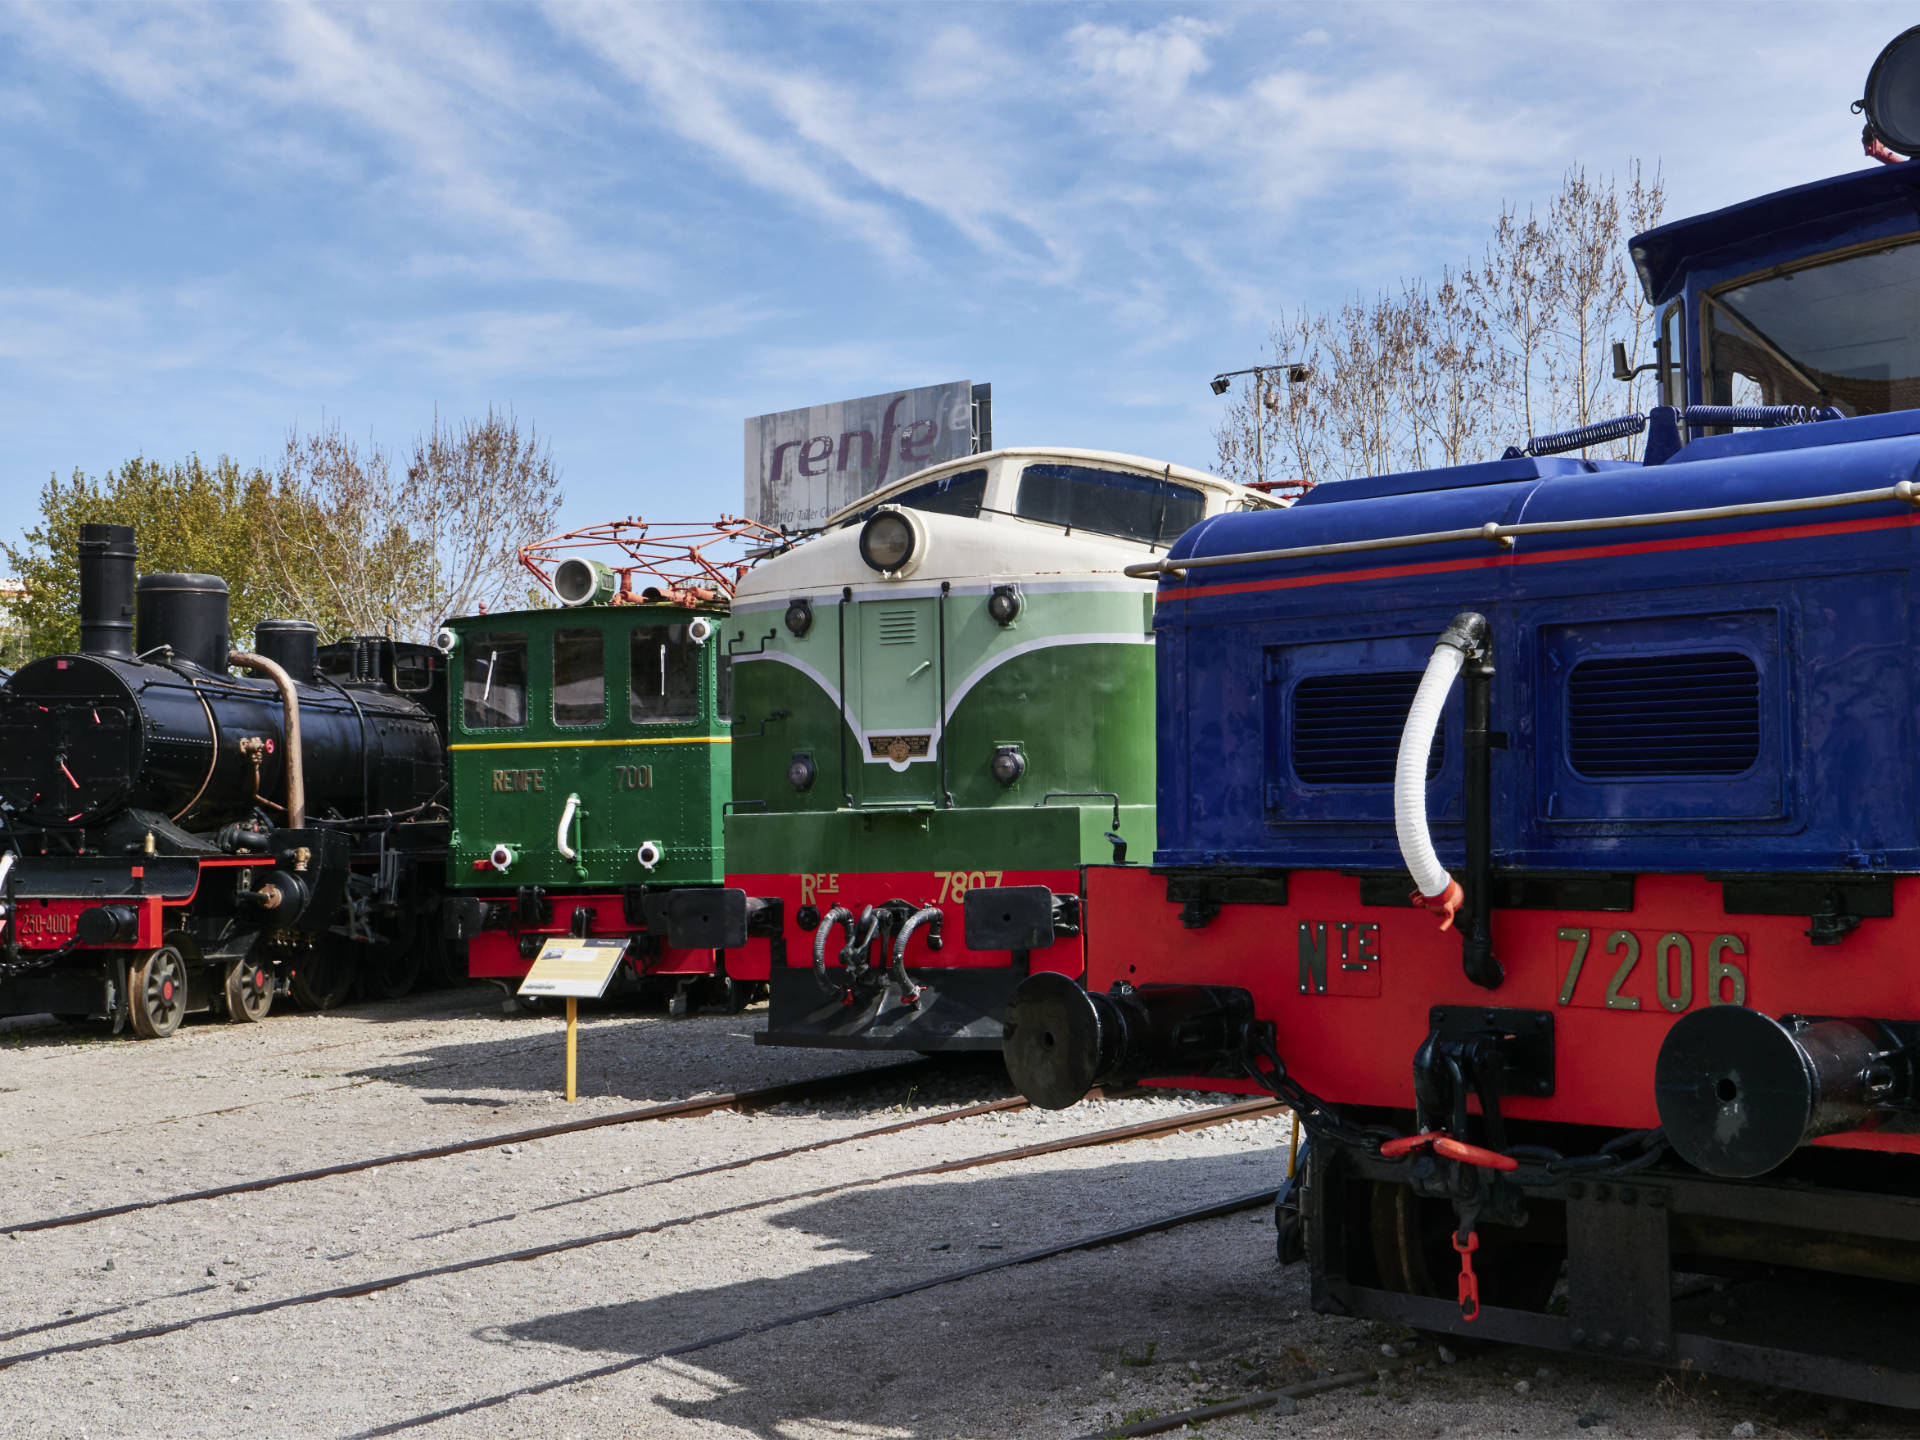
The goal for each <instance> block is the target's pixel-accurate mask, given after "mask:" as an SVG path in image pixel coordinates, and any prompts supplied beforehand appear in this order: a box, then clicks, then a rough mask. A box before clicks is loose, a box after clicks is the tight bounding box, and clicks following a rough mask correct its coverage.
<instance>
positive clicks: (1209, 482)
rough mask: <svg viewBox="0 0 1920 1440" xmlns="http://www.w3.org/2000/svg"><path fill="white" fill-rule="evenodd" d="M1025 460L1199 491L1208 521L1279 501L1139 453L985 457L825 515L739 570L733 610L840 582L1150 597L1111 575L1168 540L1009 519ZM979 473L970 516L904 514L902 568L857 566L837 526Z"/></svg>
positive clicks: (856, 548)
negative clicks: (911, 548) (1009, 584)
mask: <svg viewBox="0 0 1920 1440" xmlns="http://www.w3.org/2000/svg"><path fill="white" fill-rule="evenodd" d="M1034 461H1041V462H1052V463H1056V464H1061V463H1064V464H1071V465H1096V466H1100V467H1102V468H1105V469H1111V470H1124V471H1129V472H1131V473H1133V474H1137V475H1140V476H1142V477H1144V478H1150V479H1162V480H1175V481H1179V482H1180V483H1182V484H1186V485H1191V486H1193V487H1194V488H1195V489H1197V490H1200V491H1202V492H1204V494H1205V496H1206V514H1207V515H1209V516H1212V515H1218V514H1220V513H1222V512H1223V511H1226V510H1233V509H1256V510H1264V509H1270V508H1278V507H1279V506H1281V505H1282V504H1283V503H1284V502H1282V501H1277V500H1274V499H1271V498H1269V497H1268V496H1265V495H1262V494H1261V493H1260V492H1259V491H1257V490H1249V489H1248V488H1247V487H1246V486H1244V485H1236V484H1234V483H1233V482H1232V481H1230V480H1222V479H1221V478H1220V477H1219V476H1218V475H1209V474H1207V473H1206V472H1205V471H1203V470H1194V469H1190V468H1189V467H1187V466H1185V465H1173V464H1169V463H1168V462H1167V461H1164V460H1152V459H1148V458H1147V457H1145V456H1142V455H1124V454H1120V453H1118V452H1115V451H1111V450H1081V449H1074V448H1068V447H1035V446H1021V447H1009V448H1007V449H1003V450H989V451H986V452H985V453H983V454H979V455H966V456H962V457H960V458H959V459H957V460H948V461H945V462H943V463H941V464H939V465H933V466H929V467H928V468H927V469H925V470H918V471H915V472H914V473H913V474H911V475H905V476H902V477H901V478H900V479H898V480H895V481H893V482H892V483H891V484H888V485H885V486H883V487H882V488H880V489H878V490H875V491H874V492H873V493H871V494H869V495H863V496H861V497H860V499H859V500H857V501H855V502H854V503H853V504H851V505H848V506H845V507H844V508H842V509H840V510H838V511H835V512H834V514H832V515H830V516H828V517H827V519H826V520H825V521H824V522H822V525H821V528H820V531H819V532H818V533H816V534H815V535H814V536H813V537H812V538H811V539H809V540H807V541H806V542H805V543H804V544H801V545H799V546H797V547H795V548H794V549H793V550H790V551H788V552H786V553H785V554H783V555H778V556H775V557H773V558H772V559H769V560H765V561H762V562H761V563H760V564H759V565H758V566H756V567H755V568H754V569H753V570H751V571H749V572H748V574H747V575H746V577H745V578H744V579H743V580H742V581H741V583H740V587H739V589H738V590H737V591H736V592H735V594H734V609H735V610H736V611H737V610H740V609H742V608H748V609H758V608H764V607H765V606H766V605H768V604H769V603H773V602H774V601H776V600H777V602H778V603H779V604H782V605H784V604H785V603H786V601H787V600H788V599H789V598H791V597H794V596H797V595H807V594H810V593H813V592H817V591H827V590H830V591H833V592H835V593H836V594H837V592H838V591H839V589H840V588H841V587H842V586H843V585H848V584H852V585H855V586H857V587H859V588H860V589H862V590H864V589H866V588H867V586H869V585H872V584H878V585H882V586H887V587H892V586H898V585H911V586H912V587H914V588H915V589H916V590H917V589H918V588H919V587H920V586H923V585H926V584H929V583H933V584H936V585H937V584H938V582H940V581H951V582H956V583H965V584H966V585H967V587H968V588H974V587H976V586H979V585H991V584H992V583H994V582H995V581H1007V580H1026V581H1034V580H1039V579H1043V578H1044V577H1062V578H1069V577H1073V576H1091V575H1100V576H1109V575H1111V576H1114V577H1115V578H1116V579H1121V582H1122V583H1123V584H1126V585H1134V584H1138V585H1139V587H1140V588H1141V589H1143V590H1145V589H1150V588H1151V583H1150V582H1135V581H1131V580H1125V579H1124V578H1123V577H1120V576H1119V575H1118V572H1119V571H1120V570H1121V569H1122V568H1123V567H1124V566H1127V565H1131V564H1134V563H1136V562H1138V561H1139V560H1140V559H1141V558H1142V557H1143V556H1146V555H1150V554H1154V553H1157V552H1164V551H1165V550H1166V549H1167V547H1168V546H1169V545H1171V544H1172V537H1169V538H1168V539H1167V540H1166V541H1163V542H1162V543H1161V544H1159V545H1157V546H1156V545H1149V544H1147V542H1145V541H1144V540H1128V539H1124V538H1122V537H1120V536H1117V535H1101V534H1097V533H1095V532H1093V531H1089V530H1074V531H1071V532H1068V531H1066V530H1065V529H1063V527H1062V526H1060V525H1059V524H1056V523H1054V522H1052V521H1046V520H1035V519H1029V518H1027V517H1025V516H1020V515H1015V514H1012V513H1010V512H1011V511H1012V509H1013V500H1014V491H1015V490H1016V489H1017V487H1018V485H1019V478H1020V471H1021V469H1022V468H1023V466H1024V465H1025V464H1027V463H1031V462H1034ZM982 467H985V468H986V470H987V495H986V505H985V507H984V508H983V510H982V513H981V514H980V515H979V517H978V518H971V517H967V516H960V515H941V514H935V513H930V512H925V511H914V512H913V518H914V520H915V522H916V523H917V524H918V526H919V527H920V529H921V530H922V532H923V534H924V538H925V542H926V543H925V544H924V546H922V547H920V548H919V549H918V550H917V551H916V554H915V556H914V559H913V561H912V563H911V564H910V565H909V567H908V568H907V569H906V570H904V571H901V572H899V573H896V574H889V575H886V576H881V575H879V574H877V573H876V572H875V571H874V570H872V569H871V568H870V567H869V566H868V565H867V563H866V562H865V561H864V560H863V559H861V557H860V527H859V526H855V525H846V524H844V522H845V521H847V520H849V519H851V518H852V517H854V516H856V515H858V514H860V513H861V512H862V511H865V510H867V509H870V508H871V507H873V506H875V505H884V504H886V503H887V502H888V501H889V500H891V499H893V498H894V497H896V496H898V495H900V494H901V493H903V492H905V491H907V490H911V489H914V488H915V487H917V486H920V485H924V484H926V483H927V482H928V481H930V480H935V479H938V478H939V477H940V476H941V475H943V474H952V473H957V472H960V471H965V470H977V469H980V468H982ZM756 601H758V602H759V603H758V604H757V605H756V604H755V602H756Z"/></svg>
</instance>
